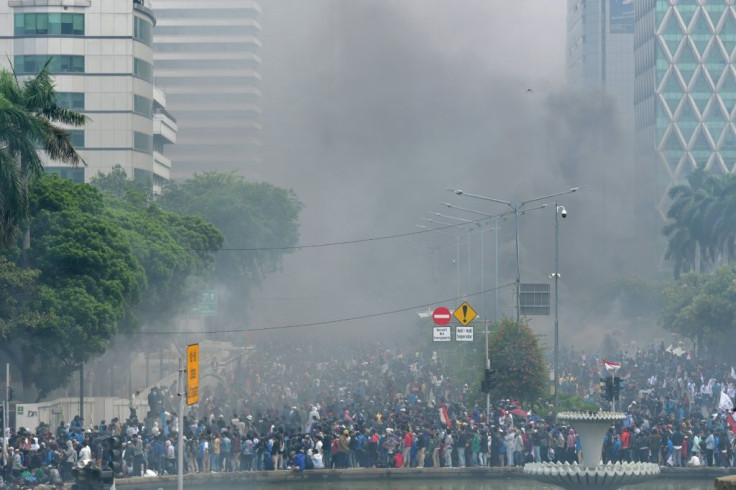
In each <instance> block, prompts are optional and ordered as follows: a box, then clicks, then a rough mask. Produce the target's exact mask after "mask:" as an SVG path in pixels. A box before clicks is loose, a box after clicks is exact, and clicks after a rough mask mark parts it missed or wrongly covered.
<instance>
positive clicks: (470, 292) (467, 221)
mask: <svg viewBox="0 0 736 490" xmlns="http://www.w3.org/2000/svg"><path fill="white" fill-rule="evenodd" d="M432 214H434V215H435V216H437V217H439V218H447V219H454V220H455V221H460V222H463V223H470V224H475V225H479V223H476V222H475V221H473V220H472V219H465V218H458V217H456V216H448V215H446V214H442V213H432ZM472 231H473V228H472V227H469V228H468V292H467V293H466V297H468V296H470V295H471V294H472V293H473V291H472V286H471V280H470V274H471V273H470V233H471V232H472ZM482 273H483V272H482V271H481V274H482Z"/></svg>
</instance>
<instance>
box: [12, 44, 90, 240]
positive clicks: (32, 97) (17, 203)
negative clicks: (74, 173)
mask: <svg viewBox="0 0 736 490" xmlns="http://www.w3.org/2000/svg"><path fill="white" fill-rule="evenodd" d="M50 61H51V59H49V60H48V61H47V62H46V64H45V65H44V66H43V68H42V69H41V71H40V72H39V73H37V74H36V75H34V76H33V77H30V78H28V79H26V80H25V81H24V82H23V83H20V82H19V81H18V78H17V77H16V76H15V74H14V73H13V72H10V71H8V70H5V69H3V70H0V112H2V113H3V114H2V116H0V143H1V146H2V147H3V151H2V152H0V167H1V168H0V178H2V179H3V180H2V184H0V187H2V191H3V195H4V196H6V197H4V198H3V199H2V202H1V204H0V217H1V219H2V222H1V224H0V233H2V235H1V236H0V245H2V246H4V247H6V248H7V247H8V246H10V245H11V244H12V243H13V241H14V239H15V237H16V236H17V232H18V230H19V228H20V227H21V226H22V225H23V224H26V225H27V222H28V218H29V208H28V186H29V183H30V182H31V181H32V180H33V179H34V178H36V177H38V176H40V175H41V174H42V173H43V163H42V160H41V156H40V155H39V151H43V152H45V153H46V155H47V156H48V157H49V158H50V159H51V160H56V161H60V162H64V163H68V164H72V165H80V164H83V163H84V161H83V160H82V158H81V157H80V156H79V154H78V153H77V151H76V150H75V149H74V146H73V145H72V140H71V135H70V133H69V131H68V130H66V129H64V128H63V127H62V126H60V124H61V125H66V126H81V125H83V124H84V123H85V122H86V120H87V118H86V116H84V115H83V114H80V113H78V112H76V111H73V110H70V109H66V108H63V107H60V106H59V105H58V103H57V100H56V91H55V88H54V81H53V76H52V75H51V73H50V72H49V70H48V65H49V62H50ZM29 241H30V235H29V234H28V230H27V229H26V238H25V240H24V249H26V248H27V247H28V246H29Z"/></svg>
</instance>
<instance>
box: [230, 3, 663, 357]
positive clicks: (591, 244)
mask: <svg viewBox="0 0 736 490" xmlns="http://www.w3.org/2000/svg"><path fill="white" fill-rule="evenodd" d="M264 9H265V12H264V17H263V26H264V34H263V43H264V49H263V53H262V57H263V78H264V80H263V86H262V91H263V93H264V98H263V110H264V132H263V140H264V149H263V163H262V164H261V165H259V166H256V167H251V168H248V169H244V170H243V174H244V175H246V177H248V178H251V179H253V180H266V181H270V182H272V183H274V184H276V185H280V186H283V187H287V188H292V189H294V191H295V192H296V193H297V195H298V196H299V198H300V199H301V200H302V201H303V202H304V203H305V209H304V211H303V213H302V220H301V230H302V232H301V235H302V238H301V244H302V245H309V244H319V243H329V242H337V241H343V240H354V239H360V238H368V237H376V236H385V235H393V234H402V233H409V232H414V231H419V230H420V229H419V228H417V227H416V225H417V224H424V225H427V224H428V222H425V221H423V220H422V218H431V219H437V220H440V219H442V218H437V217H434V218H433V217H432V216H431V214H429V213H432V212H440V213H443V214H451V215H456V216H462V217H464V218H469V219H475V218H477V217H478V216H473V215H468V214H462V213H460V212H458V211H453V210H448V209H446V208H444V207H443V206H441V205H439V204H438V202H444V201H450V202H452V203H454V204H456V205H458V206H463V207H468V208H474V209H478V210H482V211H484V212H488V213H491V214H495V213H499V212H504V211H508V210H509V208H508V207H507V206H504V205H503V204H494V203H489V202H484V201H480V200H472V199H469V198H458V197H456V196H454V195H453V194H451V193H450V192H447V191H446V190H445V188H448V187H449V188H461V189H463V190H465V191H466V192H471V193H475V194H479V195H485V196H490V197H494V198H496V199H501V200H507V201H513V202H518V201H524V200H527V199H532V198H536V197H538V196H543V195H548V194H552V193H556V192H561V191H564V190H566V189H569V188H570V187H573V186H581V190H580V191H578V192H577V193H575V194H571V195H568V196H562V197H560V198H558V199H559V200H560V202H561V203H564V205H565V206H566V208H567V209H568V212H569V216H568V217H567V218H565V219H564V220H562V219H560V272H561V274H562V279H561V281H560V288H561V291H560V308H561V317H560V318H561V322H563V323H561V324H564V326H565V328H566V329H567V330H568V331H575V328H576V327H578V326H586V327H589V326H590V323H595V324H596V328H593V329H592V331H593V333H592V334H591V337H592V338H591V343H595V342H597V340H596V337H597V336H598V334H600V338H601V339H602V337H603V334H604V333H605V331H606V330H605V329H607V328H609V327H611V328H612V327H613V326H612V325H608V323H609V322H610V321H611V318H610V316H609V314H610V313H609V311H608V309H609V308H608V307H607V305H605V304H603V305H594V307H593V308H591V307H590V305H589V304H586V303H587V302H589V299H590V295H589V294H588V293H589V292H590V291H595V290H597V289H599V288H600V286H601V285H602V284H605V283H606V282H607V281H608V280H610V278H611V277H612V276H615V275H620V274H626V273H628V272H630V271H636V270H642V269H641V265H640V263H639V262H636V260H635V259H636V258H637V257H642V256H643V257H646V258H647V259H648V258H649V257H648V256H646V254H642V253H641V250H639V249H637V240H636V236H637V230H636V224H635V220H634V216H635V214H636V211H635V209H634V206H633V203H634V202H636V200H635V199H634V197H635V196H634V194H635V191H636V185H634V184H635V183H636V182H637V178H636V169H635V167H634V165H633V163H632V162H633V160H632V159H631V158H630V157H629V155H630V153H631V152H630V149H631V147H632V144H631V142H630V141H627V139H626V137H625V132H624V131H623V130H622V128H621V127H620V122H619V121H618V119H617V114H616V109H615V106H614V104H613V103H612V102H610V101H608V100H607V99H605V98H604V97H602V96H601V95H600V94H589V93H581V92H580V91H579V90H573V89H571V88H568V87H566V86H565V85H564V81H563V78H564V75H563V73H564V72H563V67H564V49H563V46H564V33H565V27H564V9H563V8H562V7H560V6H559V5H552V4H548V2H544V1H532V0H525V1H518V2H503V3H499V2H484V1H475V0H472V1H471V0H466V1H463V2H459V3H458V2H442V1H439V0H402V1H395V0H394V1H389V0H370V1H368V0H356V1H341V0H310V1H309V2H300V1H298V0H292V1H289V0H279V2H268V3H267V4H266V5H265V7H264ZM543 203H548V204H549V205H548V206H547V207H546V208H544V209H542V210H537V211H531V212H529V213H528V214H525V215H523V216H521V217H520V220H519V224H520V257H521V276H522V282H549V279H548V276H549V274H550V273H552V272H553V267H554V244H555V241H554V240H555V239H554V237H555V235H554V206H553V204H552V203H553V200H551V199H550V200H543V201H540V202H539V204H543ZM529 207H535V205H532V204H530V205H529ZM445 221H447V220H445ZM458 234H459V236H460V238H459V239H456V238H454V237H451V236H445V235H442V234H440V233H426V234H422V235H416V236H411V237H406V238H395V239H388V240H380V241H371V242H367V243H361V244H352V245H342V246H330V247H323V248H306V249H302V250H299V251H297V252H295V253H293V254H291V255H290V256H287V257H286V259H285V261H284V266H283V270H282V271H281V272H280V273H277V274H275V275H273V276H272V277H270V278H268V279H267V280H266V282H265V284H264V285H263V287H262V289H261V290H260V291H257V292H256V293H254V298H253V308H252V315H251V318H250V319H248V320H247V322H245V324H244V325H242V326H243V327H246V328H262V327H268V326H279V325H293V324H302V323H312V322H320V321H328V320H334V319H340V318H349V317H357V316H363V315H368V314H371V313H377V312H385V311H393V310H399V309H404V308H408V307H410V306H414V305H429V304H432V306H434V305H435V303H436V302H441V300H443V299H449V298H455V296H456V290H459V291H460V294H461V296H464V295H465V294H467V293H468V291H470V292H471V293H477V292H479V291H480V290H481V284H480V281H481V271H480V250H479V249H480V238H479V236H478V231H477V230H475V231H473V232H470V237H471V238H470V240H471V248H470V254H471V261H470V268H469V269H468V262H467V256H466V254H467V238H468V235H467V231H466V228H462V229H459V230H458ZM483 239H484V251H485V254H484V260H483V262H484V271H485V272H484V275H483V282H484V284H483V288H485V289H490V288H492V287H493V283H494V280H493V278H494V267H495V254H494V250H493V242H494V233H493V232H489V231H487V232H485V233H484V234H483ZM456 240H459V241H460V253H459V254H458V253H457V250H456V244H457V241H456ZM498 256H499V264H498V267H499V282H500V283H501V284H506V283H509V282H514V280H515V276H516V263H515V255H514V222H513V219H506V220H505V221H503V222H501V228H500V230H499V253H498ZM456 258H459V262H458V263H459V264H460V271H459V275H460V281H459V282H460V283H459V284H458V281H457V280H456V277H457V275H458V269H457V268H456V263H455V260H456ZM644 262H646V261H644ZM468 301H469V302H470V303H471V305H473V306H474V307H476V309H478V310H481V309H483V308H482V307H481V305H484V306H485V310H486V311H485V313H487V314H488V315H489V316H490V315H491V314H492V313H491V311H492V308H491V305H492V304H493V303H494V302H495V296H494V294H493V293H488V294H486V295H478V294H475V295H472V296H469V297H468ZM513 302H514V296H513V294H512V293H511V289H510V288H508V287H507V288H504V289H503V290H502V291H501V292H500V294H499V303H500V309H501V313H502V314H507V315H513ZM443 304H445V305H446V306H449V307H454V306H456V304H455V301H454V300H453V301H446V302H443ZM611 307H612V305H611ZM562 311H564V314H563V313H562ZM596 312H598V313H600V316H599V318H606V319H607V320H606V322H605V323H606V324H603V322H602V321H601V322H598V321H597V320H595V318H596V316H595V315H596V314H597V313H596ZM481 313H484V312H481ZM591 315H592V316H591ZM563 318H564V320H563ZM416 319H417V317H416V314H415V312H414V311H408V312H404V313H400V314H395V315H388V316H384V317H378V318H372V319H365V320H360V321H353V322H347V323H338V324H335V325H332V326H330V329H329V330H327V331H326V330H324V329H319V328H312V329H311V330H310V329H307V328H302V329H298V330H288V331H287V332H288V334H289V335H291V336H302V337H304V338H310V337H318V336H322V335H325V334H327V333H328V334H329V335H330V340H339V339H352V338H355V335H356V334H358V333H359V332H360V333H362V334H363V335H364V336H367V337H377V338H379V337H385V336H386V335H389V334H390V335H392V336H393V335H399V334H402V333H404V334H406V335H414V334H416V330H415V328H416V327H415V326H416ZM599 323H600V324H599ZM583 324H584V325H583ZM533 325H534V326H535V328H537V329H538V330H539V331H540V332H542V333H545V334H546V333H549V331H550V325H551V317H545V318H539V319H536V318H535V319H534V321H533ZM335 334H337V335H335ZM424 334H425V333H423V335H424ZM426 335H430V329H429V325H428V326H427V330H426ZM563 336H564V335H563ZM576 341H577V342H581V341H582V339H579V338H578V339H576ZM564 343H565V340H564V339H563V344H564Z"/></svg>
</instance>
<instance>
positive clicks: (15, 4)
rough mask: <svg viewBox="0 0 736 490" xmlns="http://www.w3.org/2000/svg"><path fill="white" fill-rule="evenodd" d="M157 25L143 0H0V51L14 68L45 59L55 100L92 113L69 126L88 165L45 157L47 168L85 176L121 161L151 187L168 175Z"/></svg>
mask: <svg viewBox="0 0 736 490" xmlns="http://www.w3.org/2000/svg"><path fill="white" fill-rule="evenodd" d="M155 24H156V18H155V16H154V13H153V11H152V10H151V9H150V8H149V5H147V4H146V3H145V2H144V0H2V3H0V33H3V34H4V35H3V36H0V50H2V52H3V53H7V54H8V56H9V58H10V60H11V61H12V62H13V65H14V67H15V70H16V73H17V74H18V75H20V76H24V75H32V74H34V73H37V72H38V71H39V70H40V69H41V67H42V66H43V65H44V63H46V61H47V60H48V59H49V58H51V64H50V68H51V71H52V73H53V74H54V76H55V80H56V90H57V92H58V99H59V103H60V104H63V105H64V106H66V107H69V108H73V109H75V110H78V111H80V112H82V113H84V114H85V115H87V116H88V118H89V119H90V121H89V122H88V123H87V124H86V125H85V126H84V127H83V128H75V129H74V130H73V131H72V136H73V138H74V142H75V145H76V147H77V148H78V150H79V153H80V154H81V156H82V158H84V160H85V161H86V162H87V166H86V167H79V168H74V167H70V166H65V165H64V164H61V163H59V162H53V161H49V162H47V170H48V171H53V172H57V173H59V174H60V175H61V176H62V177H66V178H70V179H72V180H73V181H75V182H87V181H89V180H90V179H91V178H92V177H94V176H95V175H97V173H98V172H103V173H107V172H109V171H110V170H111V169H112V167H113V166H115V165H118V164H119V165H120V166H122V168H123V169H124V170H125V171H126V173H127V174H128V177H129V178H133V179H135V180H137V181H140V182H144V183H150V184H151V185H152V186H153V189H154V191H156V190H160V187H161V185H162V184H163V183H164V182H165V181H167V180H168V179H169V178H170V172H171V161H170V160H169V159H168V158H167V157H165V156H164V146H165V145H166V144H171V143H175V142H176V133H177V124H176V121H175V119H174V118H173V117H171V115H169V113H168V112H167V111H166V96H165V95H164V94H163V92H162V91H161V90H159V89H157V88H155V87H154V71H153V27H154V25H155ZM0 63H2V64H4V65H7V59H6V58H5V57H3V59H2V60H0Z"/></svg>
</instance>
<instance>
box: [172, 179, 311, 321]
mask: <svg viewBox="0 0 736 490" xmlns="http://www.w3.org/2000/svg"><path fill="white" fill-rule="evenodd" d="M160 203H161V206H162V207H163V208H164V209H168V210H172V211H176V212H178V213H181V214H183V215H194V216H200V217H202V218H204V219H205V220H207V221H208V222H210V223H212V224H214V225H215V226H216V227H217V229H218V230H220V232H222V234H223V235H224V237H225V240H224V243H223V247H222V248H223V251H221V252H220V253H218V254H217V256H216V258H215V266H214V270H213V273H212V280H213V282H214V283H215V284H216V285H217V284H219V285H222V286H223V287H225V288H226V289H227V291H228V292H229V293H230V296H231V297H232V298H235V300H234V301H231V302H229V304H228V305H226V307H227V308H228V309H229V311H230V313H231V314H232V315H233V316H234V317H237V318H243V315H244V313H245V308H246V307H247V301H244V300H247V298H248V296H249V292H250V288H251V287H252V286H253V285H255V284H258V283H259V282H260V281H261V279H262V278H263V277H264V276H265V275H266V274H267V273H269V272H273V271H275V270H276V269H277V268H278V267H279V265H280V264H281V259H282V257H283V255H284V254H285V253H288V252H289V251H290V249H289V247H293V246H295V245H296V244H297V242H298V240H299V224H298V217H299V212H300V210H301V209H302V204H301V202H299V200H298V199H297V197H296V195H295V194H294V192H292V191H291V190H286V189H282V188H279V187H276V186H273V185H271V184H268V183H252V182H248V181H246V180H245V179H244V178H243V177H240V176H237V175H235V174H232V173H217V172H207V173H202V174H196V175H195V176H194V177H192V178H191V179H189V180H186V181H185V182H183V183H180V184H178V183H172V184H170V185H169V186H167V187H166V188H165V189H164V192H163V195H162V197H161V199H160Z"/></svg>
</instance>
